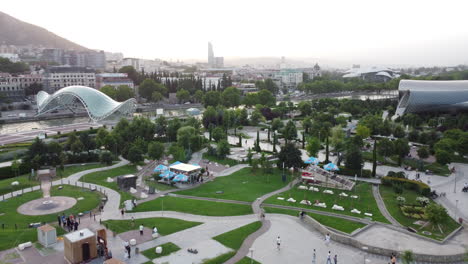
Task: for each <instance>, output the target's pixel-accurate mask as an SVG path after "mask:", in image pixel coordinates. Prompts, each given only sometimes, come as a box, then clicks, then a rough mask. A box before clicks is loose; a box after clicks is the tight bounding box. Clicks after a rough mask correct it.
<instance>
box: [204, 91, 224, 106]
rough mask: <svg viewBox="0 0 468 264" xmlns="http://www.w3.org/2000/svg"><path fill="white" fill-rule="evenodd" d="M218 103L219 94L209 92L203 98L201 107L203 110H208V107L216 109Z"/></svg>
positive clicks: (219, 101) (219, 99) (219, 100)
mask: <svg viewBox="0 0 468 264" xmlns="http://www.w3.org/2000/svg"><path fill="white" fill-rule="evenodd" d="M220 103H221V93H220V92H218V91H209V92H207V93H206V94H205V97H203V105H204V106H205V108H208V106H213V107H216V106H218V104H220Z"/></svg>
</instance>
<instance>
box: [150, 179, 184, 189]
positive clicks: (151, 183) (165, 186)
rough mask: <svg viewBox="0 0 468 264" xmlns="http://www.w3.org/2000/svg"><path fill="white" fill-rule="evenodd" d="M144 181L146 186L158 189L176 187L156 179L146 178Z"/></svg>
mask: <svg viewBox="0 0 468 264" xmlns="http://www.w3.org/2000/svg"><path fill="white" fill-rule="evenodd" d="M145 182H146V184H147V185H148V186H151V187H154V188H155V189H156V190H158V191H167V190H173V189H177V187H175V186H171V185H169V184H163V183H159V182H156V181H150V180H147V181H145Z"/></svg>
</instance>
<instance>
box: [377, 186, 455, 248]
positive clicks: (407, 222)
mask: <svg viewBox="0 0 468 264" xmlns="http://www.w3.org/2000/svg"><path fill="white" fill-rule="evenodd" d="M380 195H381V196H382V198H383V200H384V202H385V206H386V207H387V210H388V211H389V213H390V214H391V215H392V216H393V218H395V220H397V221H398V222H399V223H400V224H402V225H403V226H409V227H412V228H414V229H415V230H417V231H418V234H419V235H422V236H427V237H430V238H434V239H437V240H443V239H444V238H445V237H446V236H447V235H449V234H450V233H451V232H452V231H453V230H455V229H456V228H458V227H459V224H458V223H457V222H455V221H454V220H453V219H452V218H450V217H449V218H448V219H447V220H446V221H445V223H444V224H442V225H441V226H442V228H443V231H444V232H443V234H440V232H439V229H438V228H434V229H432V227H430V226H431V225H428V226H426V227H425V228H422V229H421V226H419V225H415V224H413V223H414V222H415V221H417V219H412V218H409V217H407V216H405V215H404V214H403V213H402V212H401V209H400V207H399V205H398V202H397V200H396V198H397V197H398V196H403V197H405V199H406V204H417V202H416V198H417V197H419V196H421V195H420V194H418V193H417V192H415V191H412V190H408V189H403V193H402V194H396V193H395V192H394V190H393V188H392V187H390V186H383V185H381V186H380ZM423 231H429V232H431V233H432V235H429V236H428V235H424V234H423V233H422V232H423ZM436 234H438V235H436Z"/></svg>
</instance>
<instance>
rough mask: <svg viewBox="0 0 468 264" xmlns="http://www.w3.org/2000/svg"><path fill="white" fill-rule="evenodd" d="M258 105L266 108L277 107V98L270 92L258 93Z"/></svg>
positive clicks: (262, 91)
mask: <svg viewBox="0 0 468 264" xmlns="http://www.w3.org/2000/svg"><path fill="white" fill-rule="evenodd" d="M257 98H258V101H257V102H258V103H260V104H262V105H266V106H275V104H276V98H275V96H274V95H273V94H272V93H271V92H270V91H268V90H261V91H260V92H258V93H257Z"/></svg>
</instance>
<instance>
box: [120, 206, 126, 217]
mask: <svg viewBox="0 0 468 264" xmlns="http://www.w3.org/2000/svg"><path fill="white" fill-rule="evenodd" d="M120 214H122V217H124V214H125V211H124V209H123V208H122V209H120Z"/></svg>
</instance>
